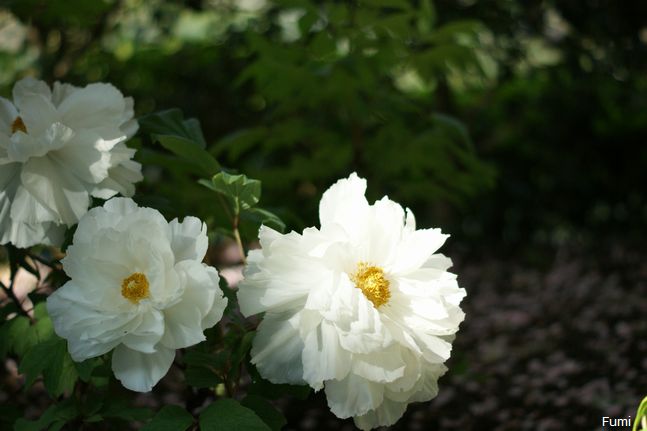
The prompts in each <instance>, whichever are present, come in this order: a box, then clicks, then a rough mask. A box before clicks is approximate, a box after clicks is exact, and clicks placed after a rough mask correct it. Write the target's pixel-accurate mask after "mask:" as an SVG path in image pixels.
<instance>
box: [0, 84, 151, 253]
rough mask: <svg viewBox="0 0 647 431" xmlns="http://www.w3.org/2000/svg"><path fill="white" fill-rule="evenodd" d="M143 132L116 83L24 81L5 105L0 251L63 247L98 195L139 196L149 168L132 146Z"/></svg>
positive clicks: (0, 138) (1, 104)
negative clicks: (69, 231)
mask: <svg viewBox="0 0 647 431" xmlns="http://www.w3.org/2000/svg"><path fill="white" fill-rule="evenodd" d="M137 127H138V125H137V122H136V121H135V120H134V119H133V100H132V98H124V97H123V95H122V94H121V93H120V92H119V90H117V89H116V88H115V87H113V86H112V85H110V84H103V83H97V84H90V85H88V86H87V87H84V88H78V87H74V86H72V85H69V84H61V83H59V82H56V83H55V84H54V87H53V89H50V88H49V87H48V86H47V84H45V83H44V82H42V81H37V80H35V79H33V78H25V79H23V80H21V81H19V82H17V83H16V85H15V86H14V88H13V103H12V102H10V101H9V100H7V99H4V98H0V244H7V243H12V244H13V245H15V246H17V247H29V246H32V245H35V244H39V243H43V244H49V245H60V242H61V240H62V235H63V232H64V230H65V226H71V225H73V224H75V223H77V222H78V221H79V218H80V217H81V216H82V215H83V214H85V212H86V211H87V210H88V207H89V205H90V197H91V196H94V197H98V198H103V199H108V198H110V197H112V196H114V195H116V194H117V193H121V194H123V195H125V196H132V194H133V193H134V186H133V183H135V182H137V181H140V180H141V179H142V175H141V166H140V164H139V163H136V162H134V161H133V160H132V158H133V155H134V153H135V151H134V150H131V149H129V148H127V147H126V145H125V144H124V141H125V140H126V139H128V138H130V137H131V136H132V135H133V134H135V132H136V131H137Z"/></svg>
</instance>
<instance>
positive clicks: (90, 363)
mask: <svg viewBox="0 0 647 431" xmlns="http://www.w3.org/2000/svg"><path fill="white" fill-rule="evenodd" d="M100 364H101V359H99V358H90V359H86V360H85V361H83V362H75V363H74V367H75V368H76V372H77V373H78V375H79V378H80V379H81V380H83V381H84V382H89V381H90V377H92V371H94V369H95V368H96V367H98V366H99V365H100Z"/></svg>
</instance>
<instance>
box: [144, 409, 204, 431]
mask: <svg viewBox="0 0 647 431" xmlns="http://www.w3.org/2000/svg"><path fill="white" fill-rule="evenodd" d="M192 423H193V416H191V413H189V412H187V411H186V410H184V409H183V408H182V407H179V406H165V407H162V409H161V410H160V411H159V412H157V414H156V415H155V416H154V417H153V419H151V421H150V422H149V423H147V424H146V425H144V426H143V427H142V429H141V431H184V430H186V429H187V428H188V427H190V426H191V424H192Z"/></svg>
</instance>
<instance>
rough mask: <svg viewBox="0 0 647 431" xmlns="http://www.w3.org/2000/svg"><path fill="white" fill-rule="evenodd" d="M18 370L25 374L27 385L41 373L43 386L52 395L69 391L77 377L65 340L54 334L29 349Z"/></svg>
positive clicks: (56, 395)
mask: <svg viewBox="0 0 647 431" xmlns="http://www.w3.org/2000/svg"><path fill="white" fill-rule="evenodd" d="M19 371H20V372H21V373H23V374H25V385H26V386H27V387H29V386H31V385H32V384H33V383H34V381H35V380H36V378H37V377H38V376H39V375H40V374H42V375H43V381H44V383H45V388H46V389H47V392H48V393H49V394H50V395H51V396H53V397H58V396H59V395H61V394H63V393H64V392H69V391H71V390H72V388H74V383H76V380H77V378H78V374H77V372H76V368H75V366H74V362H73V361H72V358H70V355H69V353H68V352H67V342H66V341H65V340H63V339H62V338H59V337H57V336H55V335H53V336H52V337H50V338H49V339H47V340H46V341H44V342H42V343H39V344H36V345H35V346H34V347H32V348H31V349H29V350H28V351H27V353H26V354H25V356H24V357H23V358H22V361H21V362H20V367H19Z"/></svg>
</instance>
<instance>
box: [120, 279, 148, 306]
mask: <svg viewBox="0 0 647 431" xmlns="http://www.w3.org/2000/svg"><path fill="white" fill-rule="evenodd" d="M121 295H122V296H123V297H124V298H126V299H127V300H129V301H130V302H132V303H133V304H138V303H139V301H140V300H142V299H145V298H148V297H149V296H150V292H149V290H148V279H147V278H146V276H145V275H144V274H142V273H141V272H136V273H134V274H132V275H130V276H128V277H127V278H124V281H122V282H121Z"/></svg>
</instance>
